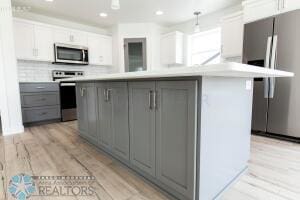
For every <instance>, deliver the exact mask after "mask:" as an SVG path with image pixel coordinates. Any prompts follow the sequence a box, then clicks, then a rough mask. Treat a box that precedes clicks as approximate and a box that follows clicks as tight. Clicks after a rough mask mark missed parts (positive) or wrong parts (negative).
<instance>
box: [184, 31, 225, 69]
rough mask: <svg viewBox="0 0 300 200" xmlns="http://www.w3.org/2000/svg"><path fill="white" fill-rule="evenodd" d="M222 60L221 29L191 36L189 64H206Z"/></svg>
mask: <svg viewBox="0 0 300 200" xmlns="http://www.w3.org/2000/svg"><path fill="white" fill-rule="evenodd" d="M220 60H221V29H220V28H216V29H212V30H209V31H204V32H201V33H196V34H193V35H190V36H189V45H188V64H189V65H204V64H213V63H219V62H220Z"/></svg>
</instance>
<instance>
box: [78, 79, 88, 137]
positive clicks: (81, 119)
mask: <svg viewBox="0 0 300 200" xmlns="http://www.w3.org/2000/svg"><path fill="white" fill-rule="evenodd" d="M84 88H85V86H84V84H83V83H77V84H76V103H77V118H78V129H79V133H80V134H82V135H86V134H87V132H88V116H87V112H86V110H87V98H86V97H85V96H84V93H83V90H84Z"/></svg>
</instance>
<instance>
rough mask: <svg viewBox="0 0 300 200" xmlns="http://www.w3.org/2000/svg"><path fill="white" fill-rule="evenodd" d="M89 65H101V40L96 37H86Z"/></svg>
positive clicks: (92, 35)
mask: <svg viewBox="0 0 300 200" xmlns="http://www.w3.org/2000/svg"><path fill="white" fill-rule="evenodd" d="M88 48H89V63H90V64H93V65H101V62H102V60H101V57H100V56H101V51H102V49H101V38H100V37H99V36H98V35H94V34H89V35H88Z"/></svg>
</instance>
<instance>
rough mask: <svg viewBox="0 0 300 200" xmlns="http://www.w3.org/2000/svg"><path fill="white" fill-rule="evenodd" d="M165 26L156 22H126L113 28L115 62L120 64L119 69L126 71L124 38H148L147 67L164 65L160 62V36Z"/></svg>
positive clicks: (154, 67) (152, 67) (152, 68)
mask: <svg viewBox="0 0 300 200" xmlns="http://www.w3.org/2000/svg"><path fill="white" fill-rule="evenodd" d="M162 32H164V28H163V27H161V26H159V25H157V24H154V23H125V24H118V25H116V26H114V27H113V28H112V35H113V41H114V44H113V49H114V51H113V60H114V62H115V63H113V64H114V65H115V66H119V69H118V71H119V72H124V71H125V64H124V38H146V41H147V69H148V70H155V69H159V68H160V67H162V65H161V62H160V38H161V33H162Z"/></svg>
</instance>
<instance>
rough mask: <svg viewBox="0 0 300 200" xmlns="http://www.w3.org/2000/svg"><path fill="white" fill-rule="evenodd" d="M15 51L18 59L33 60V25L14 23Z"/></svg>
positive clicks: (34, 53)
mask: <svg viewBox="0 0 300 200" xmlns="http://www.w3.org/2000/svg"><path fill="white" fill-rule="evenodd" d="M14 37H15V50H16V56H17V58H18V59H22V60H31V59H35V55H36V52H35V47H34V25H33V24H29V23H24V22H19V21H14Z"/></svg>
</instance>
